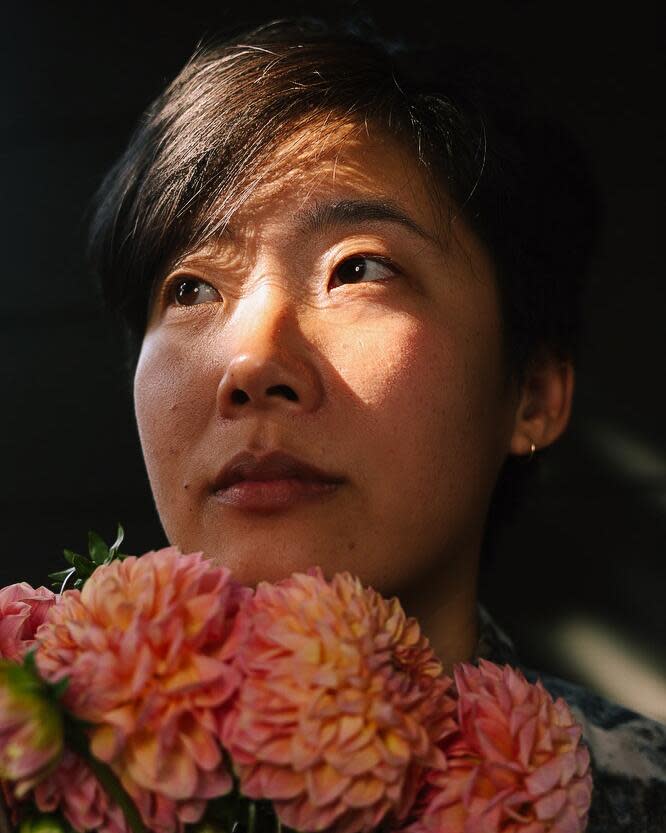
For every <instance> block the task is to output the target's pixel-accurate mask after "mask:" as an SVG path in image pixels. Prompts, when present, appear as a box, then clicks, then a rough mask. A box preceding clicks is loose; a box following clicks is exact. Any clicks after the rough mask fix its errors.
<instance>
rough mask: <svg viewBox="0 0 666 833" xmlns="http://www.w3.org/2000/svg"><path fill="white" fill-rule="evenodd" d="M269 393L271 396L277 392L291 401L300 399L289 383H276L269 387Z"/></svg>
mask: <svg viewBox="0 0 666 833" xmlns="http://www.w3.org/2000/svg"><path fill="white" fill-rule="evenodd" d="M267 393H268V394H269V396H272V395H273V394H274V393H277V394H278V395H280V396H284V397H286V398H287V399H288V400H289V401H290V402H296V401H297V400H298V396H297V395H296V394H295V393H294V390H293V389H292V388H290V387H289V385H274V386H273V387H272V388H268V391H267Z"/></svg>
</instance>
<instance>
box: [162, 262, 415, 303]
mask: <svg viewBox="0 0 666 833" xmlns="http://www.w3.org/2000/svg"><path fill="white" fill-rule="evenodd" d="M352 260H366V261H368V262H369V263H378V264H379V265H381V266H385V267H386V268H388V269H389V270H390V271H391V272H392V273H393V275H392V277H398V276H399V275H401V274H402V270H401V269H400V267H399V266H398V265H397V264H396V263H395V262H394V261H393V260H391V259H390V258H388V257H385V256H383V255H375V254H373V255H371V254H363V253H359V254H354V255H349V256H347V257H344V258H343V259H342V260H340V261H339V262H338V263H336V265H335V267H334V268H333V270H332V272H331V274H332V275H334V274H335V273H336V272H337V271H338V270H339V269H340V267H341V266H343V265H344V264H346V263H349V261H352ZM186 280H192V281H196V282H198V283H204V284H207V285H208V286H211V287H212V284H210V283H208V281H206V280H204V278H199V277H197V276H196V275H189V274H187V273H186V272H182V273H181V274H179V275H174V276H173V277H172V278H169V279H168V280H166V281H165V282H164V284H163V286H162V289H161V291H160V293H159V294H160V297H161V300H162V302H163V303H165V304H167V305H171V304H175V292H176V289H177V287H178V286H179V284H180V283H182V282H183V281H186ZM389 280H391V279H390V278H389V279H387V278H377V279H376V280H374V281H359V283H387V282H388V281H389ZM353 285H354V284H352V286H353ZM212 288H213V289H214V288H215V287H212ZM176 306H183V307H187V306H188V305H187V304H176ZM189 306H201V304H191V305H189Z"/></svg>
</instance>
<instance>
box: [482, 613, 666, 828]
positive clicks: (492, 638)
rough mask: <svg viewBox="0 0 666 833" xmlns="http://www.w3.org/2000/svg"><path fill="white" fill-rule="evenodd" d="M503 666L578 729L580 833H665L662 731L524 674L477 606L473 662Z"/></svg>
mask: <svg viewBox="0 0 666 833" xmlns="http://www.w3.org/2000/svg"><path fill="white" fill-rule="evenodd" d="M479 657H483V658H484V659H487V660H490V661H491V662H495V663H498V664H500V665H503V664H505V663H508V664H509V665H512V666H514V667H516V668H520V670H521V671H522V672H523V673H524V674H525V676H526V678H527V679H528V680H529V681H530V682H536V680H537V679H540V680H541V682H542V683H543V686H544V688H546V689H547V690H548V691H549V692H550V694H551V695H552V696H553V697H555V698H557V697H562V698H564V700H566V702H567V704H568V705H569V706H570V708H571V711H572V713H573V715H574V716H575V718H576V719H577V720H578V721H579V722H580V724H581V725H582V727H583V737H584V738H585V740H586V742H587V745H588V747H589V749H590V756H591V759H592V778H593V779H594V788H593V791H592V807H591V809H590V817H589V822H588V826H587V828H586V833H666V725H664V724H663V723H659V722H657V721H656V720H650V719H649V718H647V717H644V716H643V715H641V714H637V713H636V712H633V711H631V710H630V709H627V708H624V706H619V705H617V704H616V703H611V702H609V701H608V700H604V698H603V697H599V696H598V695H596V694H593V693H592V692H591V691H588V690H587V689H585V688H583V687H581V686H578V685H574V684H573V683H569V682H565V681H564V680H560V679H558V678H557V677H551V676H549V675H547V674H541V673H537V672H536V671H532V670H531V669H528V668H525V667H524V666H523V665H522V664H521V662H520V660H519V659H518V656H517V654H516V650H515V647H514V645H513V643H512V642H511V640H510V639H509V637H508V636H507V635H506V634H505V633H504V632H503V631H502V630H501V629H500V628H499V627H498V626H497V625H496V624H495V622H494V621H493V620H492V618H491V616H490V614H489V613H488V611H487V610H486V609H485V608H484V607H483V606H482V605H479V641H478V644H477V649H476V653H475V655H474V658H475V659H478V658H479Z"/></svg>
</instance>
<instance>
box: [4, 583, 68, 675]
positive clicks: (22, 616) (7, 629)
mask: <svg viewBox="0 0 666 833" xmlns="http://www.w3.org/2000/svg"><path fill="white" fill-rule="evenodd" d="M57 598H58V597H57V596H56V595H55V593H52V592H51V591H50V590H47V588H46V587H38V588H37V589H35V588H34V587H31V586H30V585H29V584H27V583H26V582H25V581H22V582H21V583H20V584H10V585H9V586H8V587H3V588H2V589H0V658H2V659H11V660H14V661H15V662H20V661H21V660H22V659H23V657H24V656H25V654H26V653H27V651H29V650H30V648H32V646H33V644H34V639H35V633H36V631H37V628H38V627H39V626H40V625H41V624H42V622H43V621H44V619H45V618H46V614H47V613H48V611H49V610H50V608H51V607H52V606H53V605H54V604H55V603H56V600H57Z"/></svg>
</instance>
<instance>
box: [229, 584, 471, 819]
mask: <svg viewBox="0 0 666 833" xmlns="http://www.w3.org/2000/svg"><path fill="white" fill-rule="evenodd" d="M236 625H237V627H236V630H235V632H234V636H233V637H232V639H231V640H230V642H229V649H230V651H233V652H234V664H235V667H236V668H238V670H239V671H240V673H242V675H243V676H244V678H245V679H244V681H243V685H242V687H241V689H240V691H239V694H238V697H237V698H236V699H235V701H234V704H233V707H232V709H231V710H230V712H229V713H228V715H227V717H226V719H225V721H224V726H223V735H222V737H223V741H224V745H225V746H226V747H227V748H228V750H229V752H230V754H231V757H232V760H233V762H234V768H235V769H236V771H237V774H238V776H239V778H240V789H241V792H242V793H243V794H244V795H247V796H248V797H250V798H264V799H270V800H272V801H273V804H274V807H275V809H276V812H277V814H278V816H279V818H280V820H281V821H282V822H283V823H285V824H287V825H289V826H290V827H293V828H296V829H297V830H306V831H317V830H323V829H326V830H327V831H331V833H361V831H370V830H372V829H374V828H375V827H376V826H377V825H378V824H379V823H380V822H381V821H382V819H384V817H386V816H387V815H388V814H390V813H393V814H394V815H395V816H396V817H397V818H400V817H403V816H404V815H405V814H406V813H407V811H408V810H409V807H410V805H411V803H412V801H413V800H414V797H415V794H416V790H417V787H418V782H419V777H420V773H421V772H422V769H423V768H424V767H437V766H443V765H445V761H444V756H443V754H442V752H441V751H440V750H439V749H438V747H437V741H439V740H441V739H442V738H443V737H444V736H445V735H446V733H447V732H450V731H452V730H453V729H454V728H455V726H454V723H453V720H452V713H453V712H454V710H455V702H454V701H453V699H452V698H451V696H450V694H449V688H450V686H451V684H452V680H451V679H450V678H448V677H446V676H444V675H443V674H442V667H441V665H440V663H439V662H438V661H437V659H436V658H435V656H434V654H433V652H432V650H431V648H430V646H429V644H428V641H427V640H426V639H425V637H423V636H422V634H421V632H420V630H419V626H418V624H417V622H416V620H414V619H411V618H410V619H408V618H407V617H406V616H405V613H404V611H403V610H402V608H401V607H400V604H399V602H398V600H397V599H392V600H390V601H387V600H386V599H383V598H382V597H381V596H380V595H379V594H378V593H376V592H375V591H374V590H372V589H364V588H363V586H362V585H361V583H360V582H359V581H358V579H355V578H352V577H351V576H350V575H349V574H348V573H343V574H338V575H336V576H335V577H334V578H333V580H332V581H331V582H330V583H329V582H327V581H326V580H325V579H324V577H323V574H322V573H321V571H320V570H311V571H310V572H309V573H308V574H294V575H293V576H292V577H291V578H290V579H287V580H285V581H283V582H280V583H278V584H276V585H271V584H268V583H265V582H262V583H261V584H260V585H259V586H258V588H257V591H256V594H255V596H254V598H253V599H252V600H251V601H249V602H248V603H247V604H246V605H245V606H244V608H243V609H242V610H241V612H240V614H239V616H238V620H237V623H236Z"/></svg>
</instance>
